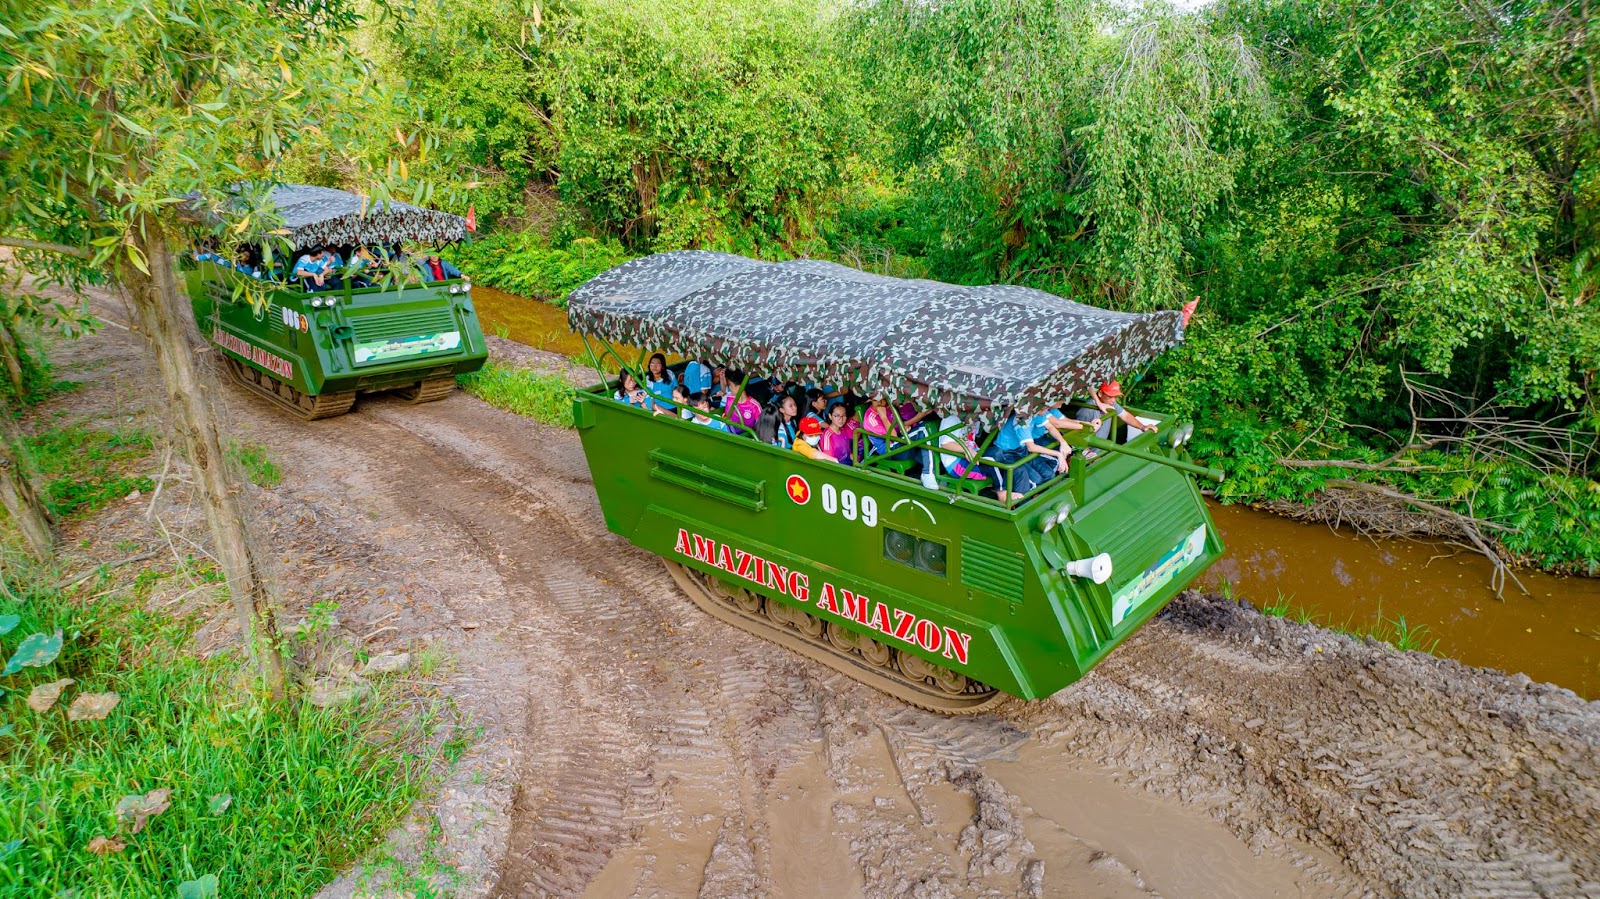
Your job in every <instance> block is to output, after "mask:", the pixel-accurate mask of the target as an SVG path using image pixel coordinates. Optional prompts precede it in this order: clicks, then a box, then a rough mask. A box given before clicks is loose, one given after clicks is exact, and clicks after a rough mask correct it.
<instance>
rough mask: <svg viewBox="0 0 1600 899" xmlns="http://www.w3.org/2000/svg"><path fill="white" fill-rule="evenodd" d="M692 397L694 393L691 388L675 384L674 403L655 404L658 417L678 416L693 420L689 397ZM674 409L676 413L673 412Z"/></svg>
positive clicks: (673, 387)
mask: <svg viewBox="0 0 1600 899" xmlns="http://www.w3.org/2000/svg"><path fill="white" fill-rule="evenodd" d="M691 395H692V392H691V391H690V390H689V388H687V387H685V386H683V385H682V384H674V385H672V402H670V403H661V402H657V403H654V404H653V405H654V406H655V413H656V414H657V415H677V416H679V417H681V418H685V419H687V418H693V417H694V415H693V413H691V412H690V411H689V397H690V396H691ZM674 408H676V410H677V411H676V412H674V411H672V410H673V409H674Z"/></svg>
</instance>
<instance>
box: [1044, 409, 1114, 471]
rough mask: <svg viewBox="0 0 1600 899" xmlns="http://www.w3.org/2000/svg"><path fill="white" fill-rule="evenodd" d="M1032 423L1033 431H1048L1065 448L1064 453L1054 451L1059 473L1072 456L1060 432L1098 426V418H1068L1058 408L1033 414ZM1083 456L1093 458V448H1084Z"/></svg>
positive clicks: (1070, 449)
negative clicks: (1082, 419)
mask: <svg viewBox="0 0 1600 899" xmlns="http://www.w3.org/2000/svg"><path fill="white" fill-rule="evenodd" d="M1033 424H1034V430H1035V431H1043V432H1046V433H1048V434H1049V435H1050V436H1051V437H1054V438H1055V440H1056V444H1057V445H1058V446H1059V447H1060V448H1061V449H1064V450H1066V452H1064V453H1063V452H1055V457H1056V473H1057V474H1060V473H1062V472H1064V471H1066V470H1067V462H1068V460H1069V459H1070V458H1071V456H1072V447H1071V446H1070V445H1068V443H1067V438H1066V436H1065V435H1063V434H1062V433H1061V432H1062V431H1082V430H1093V429H1095V428H1098V427H1100V419H1098V418H1095V419H1090V420H1089V421H1079V420H1078V419H1076V418H1068V417H1067V416H1066V415H1065V414H1064V413H1063V412H1062V411H1061V410H1060V409H1050V410H1048V411H1045V412H1041V413H1039V414H1038V415H1035V416H1034V417H1033ZM1084 458H1085V459H1093V458H1094V450H1092V449H1089V450H1085V451H1084Z"/></svg>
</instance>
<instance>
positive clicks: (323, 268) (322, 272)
mask: <svg viewBox="0 0 1600 899" xmlns="http://www.w3.org/2000/svg"><path fill="white" fill-rule="evenodd" d="M328 268H329V263H328V251H327V250H325V249H324V250H317V251H316V252H307V253H305V254H304V255H302V256H301V257H300V258H299V259H297V260H295V263H294V269H293V270H292V271H291V272H290V273H289V276H290V277H292V278H298V279H299V280H300V286H301V287H304V288H305V289H306V291H307V292H308V293H310V292H315V291H318V290H324V289H326V288H328V287H331V286H332V285H331V284H329V279H328V274H329V273H328Z"/></svg>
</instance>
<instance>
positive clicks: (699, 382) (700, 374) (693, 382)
mask: <svg viewBox="0 0 1600 899" xmlns="http://www.w3.org/2000/svg"><path fill="white" fill-rule="evenodd" d="M683 383H684V386H686V387H688V388H689V392H690V393H698V392H700V391H702V390H710V389H711V366H709V365H707V364H706V363H704V362H701V361H699V360H697V359H691V360H690V361H689V363H688V364H687V365H685V366H684V367H683Z"/></svg>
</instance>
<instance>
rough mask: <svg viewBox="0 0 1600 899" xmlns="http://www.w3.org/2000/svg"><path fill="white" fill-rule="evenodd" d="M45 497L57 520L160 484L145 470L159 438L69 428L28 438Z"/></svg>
mask: <svg viewBox="0 0 1600 899" xmlns="http://www.w3.org/2000/svg"><path fill="white" fill-rule="evenodd" d="M24 444H25V446H26V449H27V452H28V454H29V456H30V457H31V458H32V460H33V464H34V465H35V466H36V467H35V471H36V474H37V477H38V479H39V480H38V483H40V484H41V485H42V488H43V489H42V490H41V491H40V499H42V500H43V501H44V504H45V507H46V508H47V509H49V510H50V514H52V515H54V516H56V517H57V518H68V517H72V516H82V515H90V514H93V513H94V512H98V511H99V510H101V509H103V508H105V507H106V506H107V505H108V504H110V503H112V502H115V501H117V500H119V499H122V498H123V497H125V496H127V495H128V494H130V493H132V492H133V491H135V490H141V491H145V490H151V489H153V488H154V487H155V482H154V481H152V480H151V479H150V478H149V476H148V475H147V474H146V473H145V472H146V471H147V469H148V468H149V460H150V455H151V451H152V448H153V446H154V443H153V441H152V440H151V438H150V435H149V434H146V433H144V432H143V431H137V430H129V431H102V430H99V429H97V428H84V427H78V426H73V427H67V428H55V429H52V430H49V431H45V432H44V433H42V434H38V435H36V436H33V437H29V438H27V439H26V440H25V441H24Z"/></svg>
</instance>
